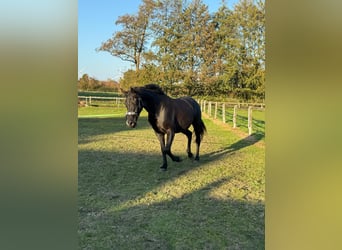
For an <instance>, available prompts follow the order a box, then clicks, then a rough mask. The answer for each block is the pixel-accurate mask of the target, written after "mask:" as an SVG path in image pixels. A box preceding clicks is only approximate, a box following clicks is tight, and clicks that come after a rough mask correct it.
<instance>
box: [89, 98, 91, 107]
mask: <svg viewBox="0 0 342 250" xmlns="http://www.w3.org/2000/svg"><path fill="white" fill-rule="evenodd" d="M89 104H90V105H91V96H89Z"/></svg>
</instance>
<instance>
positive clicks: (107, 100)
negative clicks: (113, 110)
mask: <svg viewBox="0 0 342 250" xmlns="http://www.w3.org/2000/svg"><path fill="white" fill-rule="evenodd" d="M78 100H79V101H84V102H85V105H86V106H92V105H93V106H100V105H109V106H113V105H116V106H120V105H122V104H124V101H125V98H124V97H106V96H78Z"/></svg>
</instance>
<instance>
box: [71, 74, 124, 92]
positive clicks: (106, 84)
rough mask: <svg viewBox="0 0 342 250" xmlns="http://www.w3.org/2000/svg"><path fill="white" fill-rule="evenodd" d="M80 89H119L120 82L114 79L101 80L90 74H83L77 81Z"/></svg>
mask: <svg viewBox="0 0 342 250" xmlns="http://www.w3.org/2000/svg"><path fill="white" fill-rule="evenodd" d="M77 87H78V90H88V91H89V90H95V91H112V92H118V91H119V83H118V82H116V81H114V80H110V79H109V80H107V81H100V80H97V79H95V78H93V77H90V76H89V75H88V74H83V76H82V77H81V78H80V79H78V82H77Z"/></svg>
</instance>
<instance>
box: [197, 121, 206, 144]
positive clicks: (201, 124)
mask: <svg viewBox="0 0 342 250" xmlns="http://www.w3.org/2000/svg"><path fill="white" fill-rule="evenodd" d="M205 132H207V128H206V127H205V125H204V122H203V120H202V119H201V118H200V122H199V124H198V133H199V135H200V138H201V140H202V138H203V135H204V133H205Z"/></svg>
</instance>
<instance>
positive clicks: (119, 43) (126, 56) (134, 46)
mask: <svg viewBox="0 0 342 250" xmlns="http://www.w3.org/2000/svg"><path fill="white" fill-rule="evenodd" d="M153 10H154V1H153V0H143V4H142V5H140V7H139V11H138V14H136V15H128V14H127V15H124V16H120V17H119V18H118V20H117V21H116V22H115V24H116V25H122V27H123V28H122V31H118V32H116V33H114V34H113V37H112V38H110V39H108V40H107V41H106V42H103V43H102V45H101V47H100V48H98V49H97V51H107V52H109V53H110V54H111V55H113V56H116V57H119V58H120V59H121V60H123V61H128V62H132V63H133V64H134V65H135V69H136V71H139V69H140V66H141V62H142V59H143V53H144V52H145V50H146V44H147V42H148V38H149V28H150V20H151V18H152V17H153Z"/></svg>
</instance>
